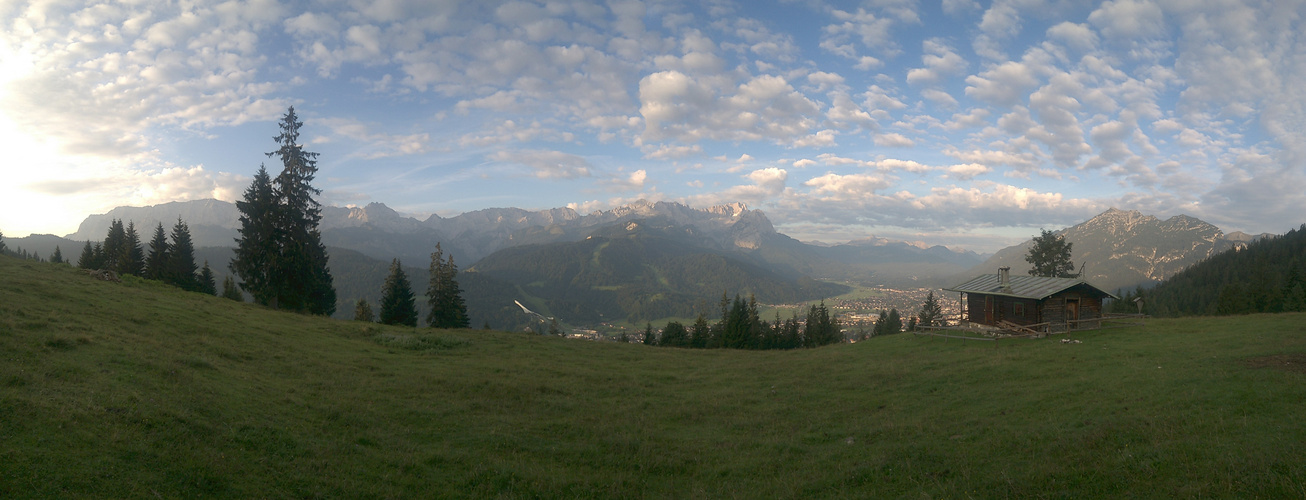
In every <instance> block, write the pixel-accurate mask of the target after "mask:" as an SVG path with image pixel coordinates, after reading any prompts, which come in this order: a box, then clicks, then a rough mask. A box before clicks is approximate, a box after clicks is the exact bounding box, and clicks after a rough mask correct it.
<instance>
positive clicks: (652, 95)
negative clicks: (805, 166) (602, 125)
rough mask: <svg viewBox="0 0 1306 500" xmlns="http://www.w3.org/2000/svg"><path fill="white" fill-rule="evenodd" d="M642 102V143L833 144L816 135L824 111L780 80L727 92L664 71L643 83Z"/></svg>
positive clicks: (759, 79) (755, 81)
mask: <svg viewBox="0 0 1306 500" xmlns="http://www.w3.org/2000/svg"><path fill="white" fill-rule="evenodd" d="M639 99H640V114H641V115H642V116H643V118H644V124H645V128H644V132H643V134H642V135H641V139H642V140H643V141H644V142H658V141H663V140H668V139H675V140H678V141H680V142H684V143H694V142H697V141H700V140H704V139H714V140H749V141H754V140H770V141H772V142H774V143H776V144H782V145H801V144H800V143H807V142H811V141H813V140H817V141H818V142H822V143H825V142H824V139H827V138H832V137H829V136H830V134H828V133H823V132H817V133H813V129H815V128H816V126H817V124H818V122H817V120H816V117H818V116H820V114H821V109H820V105H819V104H817V103H816V102H815V101H812V100H811V99H808V98H807V97H806V96H804V95H803V94H802V93H800V92H798V91H797V90H795V89H794V88H793V86H792V85H790V84H789V83H788V82H787V81H785V79H784V78H782V77H780V76H776V75H761V76H756V77H752V78H750V79H748V80H747V81H745V82H743V83H740V84H739V85H738V86H736V87H733V88H729V87H723V86H720V85H719V82H714V81H709V80H698V79H695V78H693V77H691V76H689V75H687V74H684V73H680V72H677V71H661V72H657V73H653V74H651V75H648V76H646V77H644V79H642V80H641V81H640V84H639Z"/></svg>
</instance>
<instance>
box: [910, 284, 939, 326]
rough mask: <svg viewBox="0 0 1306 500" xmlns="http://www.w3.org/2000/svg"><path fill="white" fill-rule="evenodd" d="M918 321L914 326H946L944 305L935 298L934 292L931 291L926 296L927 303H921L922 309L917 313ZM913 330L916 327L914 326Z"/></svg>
mask: <svg viewBox="0 0 1306 500" xmlns="http://www.w3.org/2000/svg"><path fill="white" fill-rule="evenodd" d="M916 319H917V321H916V323H915V324H914V325H912V326H913V327H914V326H946V325H945V323H944V320H943V307H942V306H940V305H939V301H938V300H935V299H934V292H933V291H931V292H930V294H929V295H927V296H926V297H925V303H924V304H921V310H920V311H919V312H917V313H916ZM912 329H913V330H914V329H915V328H912Z"/></svg>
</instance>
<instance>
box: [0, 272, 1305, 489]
mask: <svg viewBox="0 0 1306 500" xmlns="http://www.w3.org/2000/svg"><path fill="white" fill-rule="evenodd" d="M1304 325H1306V316H1304V315H1300V314H1298V315H1272V316H1265V315H1261V316H1245V317H1240V318H1237V319H1236V320H1235V319H1226V318H1215V319H1211V318H1202V319H1200V320H1185V319H1179V320H1164V321H1155V322H1149V324H1148V325H1147V326H1146V327H1141V328H1131V329H1122V330H1110V331H1101V332H1094V333H1086V334H1083V335H1081V336H1080V337H1079V338H1081V339H1082V340H1083V344H1069V345H1067V344H1061V343H1059V342H1056V341H1055V339H1048V340H1043V341H1012V342H1001V343H997V344H996V345H994V344H991V343H975V344H960V343H957V342H956V341H953V342H944V341H942V340H929V339H924V338H914V337H911V336H907V335H897V336H890V337H881V338H877V339H873V340H871V341H868V342H862V343H858V344H853V345H837V346H829V347H825V348H820V349H811V350H799V351H790V352H752V351H720V350H713V351H686V350H679V349H668V348H651V347H645V346H641V345H629V344H616V343H597V342H583V341H568V340H563V339H559V338H553V337H540V336H529V335H520V334H507V333H493V332H480V331H470V330H469V331H452V332H448V331H441V332H432V331H430V330H413V329H409V328H390V327H381V326H375V325H364V324H359V323H354V322H343V321H333V320H328V319H322V318H312V317H304V316H298V315H293V314H286V313H279V312H273V311H267V310H264V309H262V308H260V307H257V306H253V305H249V304H238V303H234V302H230V301H224V300H222V299H218V298H213V297H207V296H203V295H200V294H194V293H184V292H179V291H177V290H175V289H172V288H169V287H165V286H162V285H158V284H155V283H151V282H145V281H139V280H134V279H129V280H127V281H125V282H123V283H110V282H102V281H96V280H93V279H91V278H90V277H88V276H87V275H85V274H83V273H81V272H79V271H78V270H76V269H72V268H68V267H56V266H52V265H46V264H40V263H32V262H24V261H19V260H15V259H10V258H0V464H3V466H0V497H3V498H51V497H56V498H139V497H151V498H153V497H162V498H179V497H197V496H199V497H206V498H256V497H257V498H263V497H319V498H320V497H341V498H359V497H400V498H421V497H529V498H555V497H566V498H577V497H581V498H594V497H605V498H612V497H621V498H632V497H691V498H695V497H697V498H721V497H749V498H774V497H791V498H793V497H802V498H810V497H905V496H911V497H954V498H959V497H989V498H993V497H1016V498H1027V497H1050V496H1057V497H1120V496H1132V495H1140V494H1141V495H1155V496H1158V497H1237V498H1252V497H1261V498H1293V497H1299V496H1301V492H1302V491H1304V489H1306V470H1304V469H1303V468H1302V467H1301V466H1300V464H1301V463H1303V461H1306V448H1303V447H1302V446H1301V442H1302V440H1301V437H1302V436H1304V435H1306V422H1303V421H1302V419H1301V418H1300V416H1299V410H1300V402H1301V401H1303V400H1306V384H1303V383H1302V377H1303V376H1306V374H1303V373H1301V372H1299V371H1291V369H1296V370H1300V367H1301V366H1302V363H1300V361H1303V360H1306V356H1303V354H1302V353H1306V326H1304ZM1294 367H1295V368H1294ZM1285 368H1288V369H1285Z"/></svg>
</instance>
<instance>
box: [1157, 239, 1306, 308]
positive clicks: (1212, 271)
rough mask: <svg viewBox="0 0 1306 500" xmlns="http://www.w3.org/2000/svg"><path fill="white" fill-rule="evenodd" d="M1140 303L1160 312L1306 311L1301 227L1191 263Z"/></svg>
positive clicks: (1304, 241) (1304, 242)
mask: <svg viewBox="0 0 1306 500" xmlns="http://www.w3.org/2000/svg"><path fill="white" fill-rule="evenodd" d="M1143 301H1144V308H1145V310H1146V311H1147V312H1149V313H1151V314H1155V315H1159V316H1187V315H1217V314H1218V315H1225V314H1250V313H1278V312H1298V311H1306V225H1302V226H1301V227H1299V228H1297V229H1294V230H1291V231H1288V232H1287V233H1286V234H1284V235H1283V236H1272V237H1268V238H1259V239H1257V240H1256V241H1254V242H1252V243H1250V244H1247V245H1246V246H1240V247H1238V251H1236V252H1224V253H1222V254H1219V255H1215V256H1212V257H1211V258H1209V259H1206V260H1204V261H1202V262H1199V263H1196V264H1194V265H1192V266H1191V267H1188V268H1187V269H1184V270H1183V271H1180V272H1178V273H1176V274H1175V275H1173V276H1171V277H1169V279H1167V280H1165V281H1164V282H1162V283H1161V284H1160V285H1157V286H1156V288H1153V289H1152V290H1147V291H1144V292H1143Z"/></svg>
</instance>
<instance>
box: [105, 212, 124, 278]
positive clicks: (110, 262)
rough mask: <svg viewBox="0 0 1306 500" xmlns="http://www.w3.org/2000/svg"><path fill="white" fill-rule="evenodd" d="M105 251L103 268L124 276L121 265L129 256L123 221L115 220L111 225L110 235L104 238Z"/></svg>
mask: <svg viewBox="0 0 1306 500" xmlns="http://www.w3.org/2000/svg"><path fill="white" fill-rule="evenodd" d="M103 249H104V261H103V262H101V266H102V268H103V269H109V270H112V271H115V272H117V273H118V274H122V269H121V266H120V265H119V263H120V262H122V260H123V259H124V258H125V257H126V256H127V230H126V229H125V228H124V227H123V225H122V219H113V220H112V221H111V222H110V223H109V234H108V235H106V236H105V237H104V246H103Z"/></svg>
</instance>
